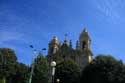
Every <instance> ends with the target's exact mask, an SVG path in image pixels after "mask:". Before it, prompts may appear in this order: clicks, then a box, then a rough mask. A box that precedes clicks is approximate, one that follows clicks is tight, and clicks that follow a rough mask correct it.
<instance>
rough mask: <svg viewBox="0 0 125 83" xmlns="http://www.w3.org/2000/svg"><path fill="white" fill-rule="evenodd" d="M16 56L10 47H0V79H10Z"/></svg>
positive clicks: (13, 71) (13, 72)
mask: <svg viewBox="0 0 125 83" xmlns="http://www.w3.org/2000/svg"><path fill="white" fill-rule="evenodd" d="M16 62H17V57H16V55H15V52H14V51H13V50H12V49H10V48H0V79H3V80H5V81H6V78H7V81H10V80H11V79H10V76H12V75H14V74H15V69H16V68H15V66H16Z"/></svg>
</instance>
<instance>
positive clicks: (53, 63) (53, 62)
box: [50, 61, 56, 83]
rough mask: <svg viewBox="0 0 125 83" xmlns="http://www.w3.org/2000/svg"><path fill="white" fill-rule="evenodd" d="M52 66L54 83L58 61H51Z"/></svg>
mask: <svg viewBox="0 0 125 83" xmlns="http://www.w3.org/2000/svg"><path fill="white" fill-rule="evenodd" d="M50 65H51V67H52V83H54V75H55V69H56V68H55V66H56V62H55V61H52V62H51V64H50Z"/></svg>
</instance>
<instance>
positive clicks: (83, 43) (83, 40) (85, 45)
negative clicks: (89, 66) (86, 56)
mask: <svg viewBox="0 0 125 83" xmlns="http://www.w3.org/2000/svg"><path fill="white" fill-rule="evenodd" d="M79 43H80V50H81V51H82V50H84V49H88V50H90V49H91V48H90V45H91V39H90V37H89V34H88V32H87V30H86V28H84V30H83V31H82V33H81V34H80V37H79Z"/></svg>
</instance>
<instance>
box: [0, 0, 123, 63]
mask: <svg viewBox="0 0 125 83" xmlns="http://www.w3.org/2000/svg"><path fill="white" fill-rule="evenodd" d="M84 27H86V28H87V30H88V31H89V34H90V36H91V39H92V46H91V47H92V51H93V54H94V56H95V55H97V54H110V55H113V56H114V57H115V58H116V59H118V60H120V59H121V60H123V62H125V44H124V43H125V37H124V35H125V28H124V27H125V0H0V47H9V48H12V49H14V50H15V52H16V55H17V57H18V61H19V62H23V63H26V64H30V63H31V54H32V49H31V48H29V45H30V44H33V45H34V47H35V48H36V49H37V50H38V51H41V49H42V48H44V47H45V48H48V43H49V41H50V40H51V39H52V37H53V36H54V35H56V36H58V38H59V40H60V41H61V42H63V39H64V34H65V33H68V40H70V39H72V41H73V45H74V47H75V43H76V40H78V37H79V34H80V33H81V31H82V30H83V28H84ZM46 53H47V51H44V52H43V54H46Z"/></svg>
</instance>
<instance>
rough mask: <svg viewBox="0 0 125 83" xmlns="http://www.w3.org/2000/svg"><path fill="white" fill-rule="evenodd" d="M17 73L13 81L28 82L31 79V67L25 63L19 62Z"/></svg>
mask: <svg viewBox="0 0 125 83" xmlns="http://www.w3.org/2000/svg"><path fill="white" fill-rule="evenodd" d="M15 72H16V74H15V75H14V76H13V79H12V81H11V82H12V83H27V81H28V80H29V67H28V66H26V65H25V64H23V63H17V65H16V71H15Z"/></svg>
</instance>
